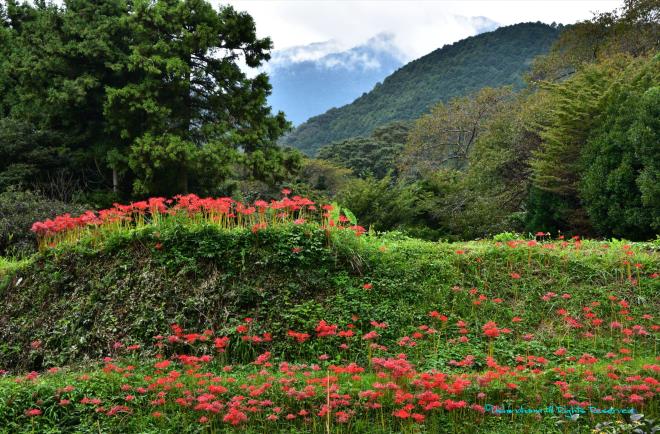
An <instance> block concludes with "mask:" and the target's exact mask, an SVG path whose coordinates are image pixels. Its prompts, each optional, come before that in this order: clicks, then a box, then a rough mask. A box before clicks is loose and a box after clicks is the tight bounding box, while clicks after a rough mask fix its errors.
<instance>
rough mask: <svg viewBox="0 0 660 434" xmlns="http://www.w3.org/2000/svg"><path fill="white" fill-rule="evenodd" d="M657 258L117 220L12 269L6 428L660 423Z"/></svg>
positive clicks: (0, 354) (4, 333) (306, 228)
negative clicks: (501, 411) (509, 411)
mask: <svg viewBox="0 0 660 434" xmlns="http://www.w3.org/2000/svg"><path fill="white" fill-rule="evenodd" d="M504 238H513V237H504ZM658 264H659V260H658V254H657V245H655V244H654V243H634V244H626V243H624V242H618V241H613V242H600V241H578V242H576V241H575V240H568V241H561V240H554V241H544V240H541V239H539V240H538V241H537V242H530V241H523V240H517V241H516V240H509V241H474V242H466V243H442V242H439V243H432V242H426V241H420V240H416V239H410V238H406V237H403V236H401V235H399V234H396V233H389V234H381V235H368V234H367V235H363V236H360V237H356V236H355V235H354V234H353V232H351V231H337V230H331V231H330V230H326V229H325V228H323V227H320V226H318V225H314V224H302V225H294V224H291V225H281V226H278V227H273V228H267V229H264V230H259V231H254V232H253V231H250V230H248V229H233V230H227V229H220V228H218V227H217V226H215V225H213V224H209V223H184V222H181V221H180V220H172V221H169V222H168V221H165V222H162V223H161V224H158V225H147V226H145V227H142V228H140V229H132V230H122V231H116V232H114V233H112V234H109V235H107V236H105V237H104V238H102V239H98V238H94V239H91V238H90V239H84V240H83V241H81V242H79V243H77V244H74V245H68V246H62V247H57V248H55V249H49V250H46V251H45V252H43V253H40V254H39V255H37V256H35V257H34V258H33V259H32V260H31V261H30V262H28V263H24V264H21V265H19V266H12V269H11V270H8V271H7V270H6V271H5V272H4V275H3V276H2V277H1V279H2V280H1V282H2V284H1V285H2V287H1V289H0V291H1V292H0V294H1V297H2V305H3V308H2V309H1V310H0V337H1V339H2V341H1V342H2V346H1V347H0V368H1V369H5V370H7V371H8V373H7V374H6V376H5V377H4V378H2V379H0V426H2V427H5V428H4V429H5V432H99V431H100V432H170V431H172V432H175V431H177V432H225V431H238V432H241V431H242V432H265V431H274V432H541V431H547V432H591V430H592V429H594V427H596V425H597V424H598V423H605V422H611V423H613V424H616V423H617V421H618V422H620V424H617V425H616V426H617V427H618V428H616V429H619V430H620V431H617V432H625V428H622V427H624V426H625V424H632V423H638V424H639V423H643V422H644V421H647V422H645V423H650V424H652V422H648V420H649V419H654V418H657V416H658V400H657V397H656V396H657V392H658V384H659V383H658V377H659V374H658V372H659V370H660V367H659V366H658V353H657V340H658V336H657V333H658V326H657V320H656V318H655V316H654V315H655V313H656V312H657V310H658V293H659V289H660V284H659V283H658V279H657V270H658ZM173 324H175V325H176V326H175V327H173ZM155 337H156V338H155ZM225 338H226V339H227V341H225V340H224V339H225ZM218 339H220V341H218ZM401 354H403V356H402V355H401ZM182 355H185V356H182ZM104 357H107V358H109V359H106V361H103V358H104ZM30 371H34V372H33V373H32V374H27V373H28V372H30ZM37 373H38V374H37ZM212 386H214V387H215V386H217V387H215V388H213V387H212ZM488 405H491V406H505V407H507V406H511V407H515V408H518V407H519V406H524V407H526V408H540V407H544V408H546V407H547V406H550V405H552V406H555V407H556V408H557V407H558V406H563V407H566V408H578V407H580V408H584V409H587V412H586V414H581V415H579V416H580V417H578V418H577V419H576V420H572V419H570V418H569V417H567V416H568V415H567V414H559V413H557V412H554V413H552V414H550V413H542V414H522V415H515V414H514V415H506V416H502V415H497V414H493V413H492V412H489V411H487V410H485V409H486V408H489V407H487V406H488ZM589 407H594V408H609V407H614V408H618V409H627V408H634V409H635V411H636V412H637V413H641V414H644V417H643V418H641V419H640V420H639V421H637V422H634V420H632V419H631V415H627V414H618V415H612V414H606V415H596V414H593V413H590V412H589V410H588V409H589ZM31 410H32V413H30V411H31ZM576 411H577V410H576ZM31 415H33V416H31ZM638 417H640V416H635V417H634V418H633V419H635V418H638ZM649 426H650V425H649ZM612 429H615V428H612ZM621 430H624V431H621Z"/></svg>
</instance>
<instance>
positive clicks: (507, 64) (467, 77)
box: [281, 23, 562, 155]
mask: <svg viewBox="0 0 660 434" xmlns="http://www.w3.org/2000/svg"><path fill="white" fill-rule="evenodd" d="M561 30H562V26H549V25H547V24H542V23H523V24H516V25H513V26H507V27H500V28H499V29H497V30H495V31H493V32H487V33H482V34H480V35H477V36H474V37H470V38H467V39H463V40H461V41H458V42H456V43H454V44H451V45H447V46H444V47H442V48H439V49H437V50H435V51H433V52H431V53H429V54H427V55H426V56H423V57H421V58H419V59H417V60H414V61H412V62H410V63H408V64H407V65H405V66H403V67H401V68H400V69H399V70H397V71H396V72H394V73H393V74H392V75H390V76H389V77H387V78H386V79H385V80H383V82H382V83H378V84H377V85H376V86H375V87H374V89H373V90H372V91H370V92H367V93H365V94H363V95H362V96H361V97H360V98H358V99H356V100H355V101H353V102H352V103H351V104H348V105H345V106H343V107H339V108H334V109H331V110H329V111H327V112H326V113H324V114H322V115H319V116H314V117H313V118H311V119H309V120H308V121H307V122H305V123H303V124H302V125H300V126H299V127H298V128H296V129H295V130H294V131H292V132H291V133H289V134H287V135H286V136H285V137H284V138H282V140H281V143H283V144H285V145H288V146H292V147H295V148H297V149H300V150H301V151H303V152H304V153H305V154H308V155H314V154H315V153H316V151H317V150H318V148H319V147H320V146H322V145H325V144H328V143H331V142H334V141H337V140H342V139H347V138H350V137H354V136H362V135H368V134H370V133H371V132H372V131H373V130H374V129H375V128H376V127H378V126H382V125H384V124H387V123H389V122H392V121H405V120H412V119H416V118H417V117H419V116H420V115H422V114H424V113H426V112H427V111H428V110H429V109H430V108H431V107H432V106H433V105H435V104H437V103H438V102H440V101H445V102H446V101H448V100H449V99H451V98H452V97H458V96H463V95H466V94H469V93H471V92H474V91H477V90H479V89H481V88H483V87H486V86H490V87H497V86H504V85H514V86H516V87H522V86H524V82H523V79H522V76H523V73H524V72H525V71H526V70H527V69H528V68H529V66H530V64H531V62H532V60H533V59H534V57H536V56H538V55H540V54H544V53H546V52H547V51H548V49H549V48H550V46H551V45H552V43H553V42H554V41H555V40H556V39H557V36H558V35H559V33H560V32H561Z"/></svg>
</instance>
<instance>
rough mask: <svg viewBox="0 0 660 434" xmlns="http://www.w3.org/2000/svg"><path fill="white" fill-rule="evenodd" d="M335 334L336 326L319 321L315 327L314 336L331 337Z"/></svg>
mask: <svg viewBox="0 0 660 434" xmlns="http://www.w3.org/2000/svg"><path fill="white" fill-rule="evenodd" d="M335 334H337V326H336V325H331V324H328V323H327V322H325V320H321V321H319V323H318V325H317V326H316V335H317V336H318V337H324V336H332V335H335Z"/></svg>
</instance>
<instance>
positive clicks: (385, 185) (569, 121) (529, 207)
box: [303, 0, 660, 240]
mask: <svg viewBox="0 0 660 434" xmlns="http://www.w3.org/2000/svg"><path fill="white" fill-rule="evenodd" d="M659 11H660V3H658V2H657V1H653V0H631V1H626V2H625V3H624V6H623V8H621V9H620V10H616V11H613V12H609V13H604V14H599V15H596V16H594V18H593V19H591V20H588V21H584V22H580V23H577V24H575V25H572V26H567V27H566V28H565V29H564V30H563V32H562V34H561V36H560V37H559V39H558V40H557V42H556V43H555V44H554V46H553V47H552V49H551V50H550V52H549V53H548V54H547V55H544V56H540V57H537V58H536V59H535V61H534V64H533V66H532V68H531V70H530V71H529V73H528V74H527V76H526V87H525V88H524V89H522V90H519V91H516V90H515V89H513V88H511V87H502V88H484V89H482V90H480V91H478V92H476V93H473V94H471V95H469V96H464V97H458V98H454V99H452V100H450V101H449V102H447V103H441V104H438V105H436V106H435V107H434V108H432V109H431V111H430V112H429V113H427V114H425V115H423V116H421V117H420V118H418V119H417V120H416V121H414V122H411V123H409V124H407V132H406V133H405V134H404V135H403V136H402V135H401V134H398V135H397V134H395V133H396V131H400V130H401V125H400V124H393V125H391V126H388V127H383V128H381V129H380V131H378V132H377V133H375V134H373V135H372V136H371V137H368V138H354V139H348V140H344V141H341V142H337V143H334V144H331V145H327V146H325V147H323V148H321V150H320V151H319V154H318V155H319V157H320V158H322V159H324V161H327V163H324V164H321V163H319V162H313V163H312V162H306V163H305V164H304V169H303V170H304V171H308V172H312V173H316V174H317V175H316V176H313V177H312V178H311V179H314V180H316V181H318V179H319V177H318V173H323V177H322V178H321V179H322V180H323V182H324V183H325V184H328V185H330V186H331V187H332V189H333V190H334V191H336V195H337V197H338V198H340V200H342V201H344V202H345V203H346V205H347V206H349V207H350V208H351V210H353V211H354V212H355V213H356V215H358V217H360V219H361V221H362V222H363V223H364V224H373V225H374V227H376V228H379V229H400V230H403V231H405V232H408V233H410V234H413V235H417V236H424V237H429V238H438V237H443V238H462V239H472V238H478V237H486V236H491V235H493V234H497V233H500V232H506V231H516V232H525V231H531V232H537V231H543V232H547V231H551V232H552V233H553V234H557V233H559V232H563V233H566V234H581V235H589V236H604V237H619V238H621V237H624V238H628V239H637V240H641V239H651V238H654V237H655V236H656V234H658V232H659V231H660V188H659V187H658V186H660V54H659V53H658V48H659V44H660V37H659V35H660V33H659V27H660V24H659V23H660V20H659ZM388 129H389V130H390V132H391V133H393V134H390V136H391V137H393V138H391V139H385V138H384V137H386V136H388V134H387V133H384V132H385V131H388ZM383 150H387V158H386V159H384V158H383V155H382V151H383ZM383 163H385V165H384V164H383ZM328 164H332V165H335V166H337V167H346V168H350V169H351V170H352V173H353V174H354V175H355V178H352V179H347V178H346V177H344V176H334V177H333V176H332V169H331V167H329V166H328ZM384 167H385V168H384ZM320 187H323V185H321V186H320Z"/></svg>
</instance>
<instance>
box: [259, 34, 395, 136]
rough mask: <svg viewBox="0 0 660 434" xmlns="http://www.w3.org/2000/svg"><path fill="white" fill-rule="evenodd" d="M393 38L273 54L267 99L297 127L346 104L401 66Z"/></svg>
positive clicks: (315, 45)
mask: <svg viewBox="0 0 660 434" xmlns="http://www.w3.org/2000/svg"><path fill="white" fill-rule="evenodd" d="M403 59H404V55H403V53H401V52H399V50H398V48H397V47H396V46H395V45H394V44H393V35H390V34H380V35H377V36H376V37H374V38H371V39H369V40H368V41H367V42H366V43H365V44H363V45H360V46H357V47H354V48H351V49H348V50H342V48H341V47H340V46H339V45H338V44H337V43H336V42H334V41H329V42H321V43H316V44H310V45H305V46H301V47H293V48H288V49H285V50H280V51H274V52H273V57H272V58H271V60H270V62H269V63H268V73H269V76H270V82H271V84H272V85H273V93H272V95H271V96H270V98H269V99H268V101H269V103H270V104H271V105H272V106H273V109H274V110H275V111H279V110H282V111H283V112H285V113H286V115H287V118H288V119H289V120H290V121H292V122H293V123H294V124H295V125H298V124H300V123H301V122H303V121H305V120H307V119H309V118H310V117H311V116H314V115H318V114H320V113H323V112H324V111H326V110H328V109H329V108H331V107H338V106H342V105H344V104H348V103H349V102H351V101H353V100H354V99H355V98H357V97H358V96H360V95H361V94H362V93H364V92H366V91H368V90H370V89H371V88H373V86H374V84H376V83H378V82H379V81H381V80H382V79H383V78H385V77H387V76H388V75H390V74H391V73H392V72H394V71H395V70H396V69H397V68H399V67H400V66H401V65H403V63H404V61H403Z"/></svg>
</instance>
